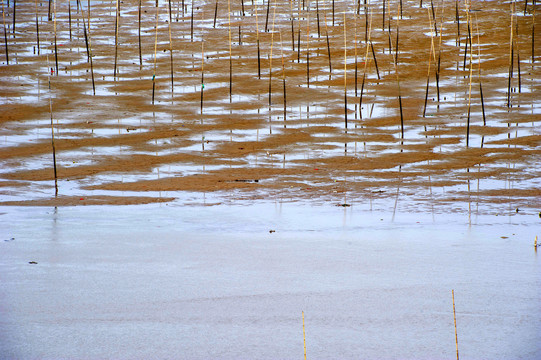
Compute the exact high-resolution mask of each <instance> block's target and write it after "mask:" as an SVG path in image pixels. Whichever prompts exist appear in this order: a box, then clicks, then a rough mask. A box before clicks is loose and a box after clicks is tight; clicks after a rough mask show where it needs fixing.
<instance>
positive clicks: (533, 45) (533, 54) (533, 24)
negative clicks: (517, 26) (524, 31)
mask: <svg viewBox="0 0 541 360" xmlns="http://www.w3.org/2000/svg"><path fill="white" fill-rule="evenodd" d="M533 3H534V5H535V0H534V1H533ZM532 8H533V13H532V64H533V63H534V62H535V6H532Z"/></svg>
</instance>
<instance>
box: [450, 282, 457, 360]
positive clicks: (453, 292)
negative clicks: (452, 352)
mask: <svg viewBox="0 0 541 360" xmlns="http://www.w3.org/2000/svg"><path fill="white" fill-rule="evenodd" d="M451 294H452V295H453V320H454V323H455V346H456V360H459V358H458V332H457V328H456V310H455V290H451Z"/></svg>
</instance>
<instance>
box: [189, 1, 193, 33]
mask: <svg viewBox="0 0 541 360" xmlns="http://www.w3.org/2000/svg"><path fill="white" fill-rule="evenodd" d="M191 8H192V11H191V14H190V41H191V42H193V0H192V6H191Z"/></svg>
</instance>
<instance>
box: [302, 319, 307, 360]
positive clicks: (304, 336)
mask: <svg viewBox="0 0 541 360" xmlns="http://www.w3.org/2000/svg"><path fill="white" fill-rule="evenodd" d="M302 339H303V343H304V360H306V330H305V328H304V311H303V312H302Z"/></svg>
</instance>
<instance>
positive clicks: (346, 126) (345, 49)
mask: <svg viewBox="0 0 541 360" xmlns="http://www.w3.org/2000/svg"><path fill="white" fill-rule="evenodd" d="M346 34H347V29H346V13H345V12H344V127H345V128H346V129H347V128H348V90H347V65H348V61H347V60H348V53H347V49H348V48H347V36H346Z"/></svg>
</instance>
